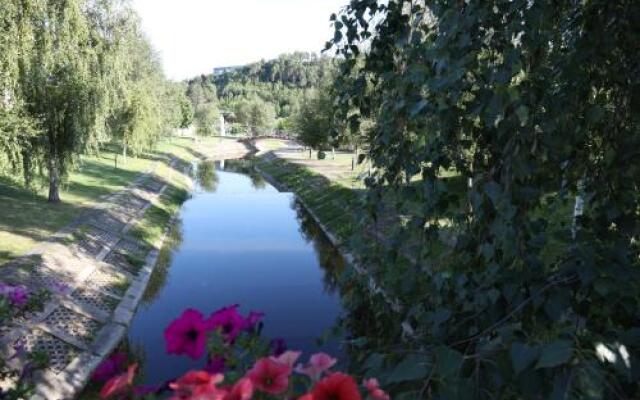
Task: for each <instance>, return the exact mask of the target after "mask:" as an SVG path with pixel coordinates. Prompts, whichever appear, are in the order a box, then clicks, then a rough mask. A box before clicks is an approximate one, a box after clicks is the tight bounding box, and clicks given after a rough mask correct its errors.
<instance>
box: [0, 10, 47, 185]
mask: <svg viewBox="0 0 640 400" xmlns="http://www.w3.org/2000/svg"><path fill="white" fill-rule="evenodd" d="M19 11H20V9H19V7H18V6H17V2H11V1H9V2H1V3H0V29H1V30H2V35H0V168H5V167H7V166H8V167H9V168H10V170H11V175H13V176H19V175H20V173H22V175H23V176H24V183H25V184H26V185H27V186H30V184H31V176H32V172H33V168H34V163H33V162H32V157H31V154H33V152H34V151H35V146H34V144H35V143H34V141H35V139H36V138H37V136H38V134H39V129H38V123H37V121H36V119H34V118H33V117H31V116H30V115H28V113H27V112H26V110H25V107H24V103H23V101H22V99H21V98H20V95H19V78H20V66H21V65H24V62H25V58H24V54H25V53H28V52H29V51H30V46H31V45H32V40H31V32H30V29H29V28H30V27H29V26H25V25H24V24H21V22H22V21H21V20H20V19H19ZM25 50H27V51H25Z"/></svg>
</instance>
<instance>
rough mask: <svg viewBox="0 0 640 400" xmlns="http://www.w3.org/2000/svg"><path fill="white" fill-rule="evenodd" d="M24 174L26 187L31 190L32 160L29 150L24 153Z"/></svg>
mask: <svg viewBox="0 0 640 400" xmlns="http://www.w3.org/2000/svg"><path fill="white" fill-rule="evenodd" d="M22 174H23V176H24V185H25V186H26V187H27V188H31V181H32V180H31V178H32V176H31V158H30V157H29V152H28V151H27V150H23V151H22Z"/></svg>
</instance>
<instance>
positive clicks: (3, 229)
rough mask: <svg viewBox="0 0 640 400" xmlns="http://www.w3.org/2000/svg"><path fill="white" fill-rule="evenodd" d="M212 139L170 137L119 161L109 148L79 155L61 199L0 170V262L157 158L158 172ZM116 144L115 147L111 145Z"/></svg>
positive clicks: (60, 225) (211, 143) (189, 156)
mask: <svg viewBox="0 0 640 400" xmlns="http://www.w3.org/2000/svg"><path fill="white" fill-rule="evenodd" d="M216 143H217V142H216V141H215V140H214V139H202V140H200V141H199V143H198V144H197V146H196V144H195V143H194V142H193V141H192V140H191V139H183V138H171V139H167V140H165V141H164V142H162V143H160V144H159V145H158V146H157V148H156V149H155V150H154V151H151V152H149V153H148V154H145V155H144V156H141V157H139V158H134V157H129V159H128V160H127V163H126V164H124V163H122V157H118V168H115V161H116V153H115V152H114V151H110V150H109V149H107V150H106V151H103V152H102V153H101V154H100V155H97V156H83V157H82V161H81V162H80V163H79V165H78V166H77V168H76V169H75V170H74V171H73V172H72V173H71V174H70V175H69V178H68V180H67V182H66V183H65V185H64V187H63V188H62V190H61V193H60V197H61V198H62V203H61V204H49V203H47V201H46V200H47V188H46V187H44V186H43V187H42V188H40V189H39V190H37V191H35V192H32V191H29V190H27V189H25V188H24V187H22V186H21V185H20V184H19V183H16V182H15V180H14V179H12V178H11V177H10V176H9V175H8V174H7V172H6V171H0V210H2V211H0V264H2V263H4V262H6V261H8V260H9V259H11V258H14V257H16V256H19V255H21V254H23V253H24V252H26V251H27V250H29V249H30V248H32V247H34V246H36V245H37V244H38V243H39V242H41V241H43V240H46V239H47V238H48V237H50V236H51V235H52V234H53V233H55V232H56V231H58V230H60V229H61V228H63V227H64V226H66V225H68V224H69V223H71V222H72V221H73V220H74V219H75V218H76V217H77V216H79V215H80V214H81V213H82V212H83V211H84V210H86V209H87V208H91V207H93V206H95V205H96V204H97V203H99V202H100V199H101V196H104V195H108V194H110V193H113V192H116V191H119V190H122V189H123V188H125V187H126V186H128V185H129V184H130V183H131V182H132V181H133V180H134V179H135V178H136V177H137V176H139V175H140V174H141V173H143V172H144V171H146V170H147V169H149V168H150V167H151V166H152V165H153V163H154V162H155V161H159V162H160V165H159V169H158V170H157V173H158V174H159V176H166V173H167V172H168V169H169V168H168V166H167V164H166V163H167V161H168V156H169V155H174V156H176V157H178V158H180V159H182V160H185V161H189V160H192V159H193V158H194V157H195V155H196V154H197V153H196V149H197V151H200V152H201V151H202V149H206V148H209V147H214V146H216ZM114 150H115V149H114Z"/></svg>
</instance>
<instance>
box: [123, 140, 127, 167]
mask: <svg viewBox="0 0 640 400" xmlns="http://www.w3.org/2000/svg"><path fill="white" fill-rule="evenodd" d="M122 163H123V164H126V163H127V139H126V138H125V139H124V140H123V141H122Z"/></svg>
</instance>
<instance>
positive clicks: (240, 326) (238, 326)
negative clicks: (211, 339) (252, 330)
mask: <svg viewBox="0 0 640 400" xmlns="http://www.w3.org/2000/svg"><path fill="white" fill-rule="evenodd" d="M238 307H239V305H238V304H234V305H232V306H229V307H224V308H221V309H219V310H218V311H216V312H214V313H213V314H211V317H209V320H208V321H207V322H208V324H209V326H210V327H211V328H212V329H216V330H219V331H220V333H221V334H222V336H224V338H225V339H226V340H227V341H228V342H233V341H234V340H235V339H236V338H237V337H238V335H239V334H240V332H242V331H243V330H244V329H245V326H246V321H245V319H244V318H242V316H241V315H240V314H239V313H238Z"/></svg>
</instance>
